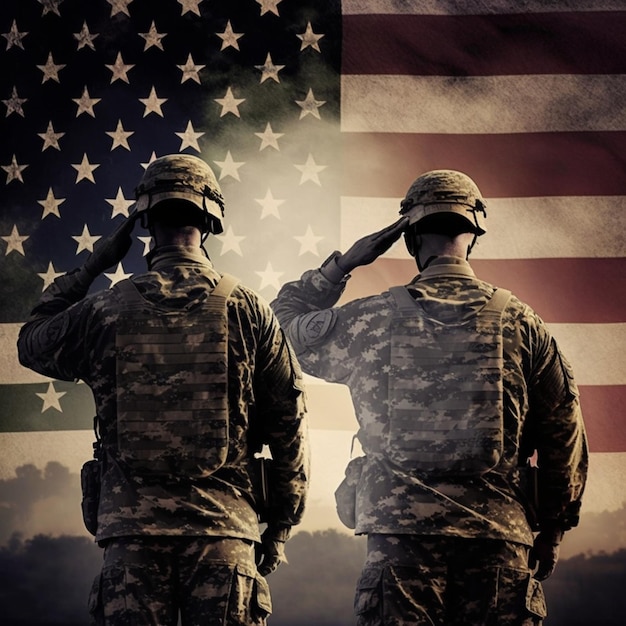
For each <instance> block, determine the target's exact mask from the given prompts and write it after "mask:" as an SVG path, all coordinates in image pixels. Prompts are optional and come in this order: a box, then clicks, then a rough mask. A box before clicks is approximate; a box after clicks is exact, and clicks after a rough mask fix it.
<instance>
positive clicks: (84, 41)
mask: <svg viewBox="0 0 626 626" xmlns="http://www.w3.org/2000/svg"><path fill="white" fill-rule="evenodd" d="M96 37H98V33H95V34H94V35H92V34H91V33H90V32H89V28H88V27H87V22H83V28H82V29H81V31H80V33H74V39H76V41H77V42H78V44H77V46H78V47H77V50H80V49H81V48H84V47H85V46H88V47H89V48H91V49H92V50H95V49H96V46H95V44H94V42H93V40H94V39H95V38H96Z"/></svg>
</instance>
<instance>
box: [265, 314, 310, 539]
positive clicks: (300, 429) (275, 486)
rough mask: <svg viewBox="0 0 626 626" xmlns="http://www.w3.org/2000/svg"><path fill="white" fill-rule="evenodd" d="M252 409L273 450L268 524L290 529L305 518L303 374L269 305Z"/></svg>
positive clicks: (306, 455) (307, 464)
mask: <svg viewBox="0 0 626 626" xmlns="http://www.w3.org/2000/svg"><path fill="white" fill-rule="evenodd" d="M254 386H255V395H256V411H257V416H258V418H259V423H260V424H261V428H262V431H263V435H262V436H263V442H264V443H266V444H267V445H268V447H269V449H270V451H271V456H272V463H271V464H270V467H269V476H268V484H269V490H270V495H269V503H270V504H269V507H270V508H269V511H268V515H267V522H268V524H269V525H271V526H274V527H278V528H286V529H288V528H290V527H291V526H294V525H296V524H298V523H299V522H300V521H301V520H302V517H303V514H304V507H305V503H306V497H307V493H308V489H309V470H310V450H309V438H308V427H307V417H306V408H305V399H304V385H303V381H302V373H301V370H300V367H299V364H298V362H297V360H296V358H295V355H294V353H293V351H292V349H291V347H290V346H289V343H288V341H287V338H286V336H285V334H284V332H283V331H282V330H281V328H280V326H279V324H278V320H277V319H276V318H275V316H274V315H273V313H272V312H271V310H270V309H269V308H268V309H267V315H266V325H265V332H264V333H263V336H262V337H261V343H260V346H259V350H258V360H257V364H256V374H255V385H254Z"/></svg>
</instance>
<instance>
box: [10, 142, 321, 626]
mask: <svg viewBox="0 0 626 626" xmlns="http://www.w3.org/2000/svg"><path fill="white" fill-rule="evenodd" d="M223 215H224V200H223V198H222V195H221V192H220V189H219V185H218V183H217V181H216V179H215V176H214V174H213V172H212V171H211V169H210V168H209V167H208V165H207V164H206V163H205V162H204V161H202V160H201V159H199V158H197V157H194V156H190V155H186V154H178V155H168V156H164V157H161V158H159V159H156V160H155V161H153V162H152V163H151V164H150V165H149V166H148V168H147V169H146V172H145V175H144V176H143V179H142V181H141V183H140V185H139V187H138V189H137V202H136V208H135V211H134V212H133V213H132V214H131V216H130V218H128V219H126V220H125V221H124V222H123V223H122V224H121V225H120V226H119V227H118V228H117V230H116V231H115V232H113V233H112V234H111V235H109V236H108V237H107V238H105V239H104V240H102V242H99V243H98V244H97V245H96V246H95V247H94V251H93V253H92V254H91V255H90V256H89V258H88V259H87V260H86V262H85V263H84V265H82V267H80V268H78V269H77V270H75V271H73V272H71V273H70V274H67V275H65V276H62V277H60V278H57V280H56V281H55V282H54V284H53V285H51V286H50V287H49V288H48V289H47V290H46V291H45V292H44V293H43V295H42V297H41V300H40V302H39V303H38V304H37V306H36V307H35V308H34V310H33V312H32V315H31V317H30V319H29V321H28V322H27V323H26V324H25V325H24V327H23V328H22V331H21V333H20V336H19V340H18V349H19V356H20V361H21V362H22V363H23V364H24V365H26V366H27V367H29V368H31V369H33V370H35V371H37V372H39V373H41V374H44V375H46V376H51V377H55V378H58V379H61V380H75V379H81V380H83V381H84V382H85V383H87V384H88V385H89V387H90V388H91V390H92V392H93V395H94V399H95V404H96V409H97V426H98V434H99V438H100V445H99V450H100V454H99V456H100V457H101V458H100V461H99V465H98V468H99V471H98V477H99V478H100V482H101V492H100V497H99V501H98V506H97V515H96V519H95V520H94V519H91V520H86V523H87V524H88V525H89V527H90V528H91V530H92V531H93V532H94V534H95V537H96V540H97V541H98V543H99V544H100V545H101V546H103V547H104V563H103V568H102V572H101V574H100V575H99V576H98V577H97V578H96V580H95V581H94V586H93V589H92V592H91V597H90V612H91V614H92V619H93V623H96V624H106V625H113V624H115V625H116V626H120V625H122V624H127V625H129V626H130V625H132V626H141V625H143V624H145V625H148V624H159V625H172V626H175V625H176V624H177V619H178V614H179V612H180V619H181V623H182V624H183V625H196V626H197V625H198V624H212V625H216V626H217V625H220V624H227V623H228V624H229V625H231V624H240V625H242V626H244V625H245V626H249V625H251V624H265V623H266V617H267V616H268V615H269V614H270V612H271V601H270V596H269V588H268V585H267V581H266V580H265V578H264V576H266V575H267V574H269V573H270V572H272V571H274V570H275V569H276V567H277V566H278V565H279V563H280V562H281V561H282V560H284V544H285V541H286V540H287V539H288V537H289V534H290V529H291V527H292V526H293V525H295V524H298V523H299V521H300V520H301V518H302V515H303V508H304V503H305V498H306V493H307V484H308V482H307V480H308V464H309V456H308V439H307V433H306V423H305V413H304V404H303V388H302V376H301V371H300V369H299V366H298V364H297V361H296V360H295V358H294V357H293V354H292V352H291V350H290V348H289V345H288V343H287V341H286V340H285V336H284V334H283V332H282V331H281V329H280V326H279V325H278V321H277V320H276V318H275V317H274V314H273V313H272V311H271V309H270V307H269V305H268V304H267V303H266V302H264V301H262V300H261V299H260V298H259V297H258V296H257V295H256V294H255V293H254V292H252V291H251V290H250V289H248V288H246V287H244V286H243V285H241V284H239V283H238V282H237V281H236V280H235V279H233V278H232V277H229V276H228V275H221V274H220V273H219V272H218V271H217V270H216V269H215V268H214V267H213V265H212V263H211V261H210V260H209V259H208V256H207V255H206V252H205V251H204V248H203V247H202V242H203V240H204V239H203V238H204V237H205V236H206V235H207V234H208V233H220V232H222V231H223ZM138 219H139V220H141V222H142V225H143V226H144V227H147V228H148V229H149V230H150V233H151V235H152V238H153V242H154V247H153V249H152V251H151V252H150V253H149V254H148V257H147V262H148V271H147V272H146V273H144V274H141V275H137V276H134V277H133V278H131V279H129V280H125V281H123V282H120V283H117V284H116V285H114V286H113V287H112V288H111V289H109V290H105V291H101V292H97V293H93V294H88V289H89V287H90V285H91V283H92V282H93V280H94V279H95V278H96V276H98V275H99V274H100V273H101V272H103V271H104V270H105V269H107V268H109V267H111V266H113V265H115V264H116V263H118V262H119V261H120V260H121V259H122V258H123V257H124V255H125V254H126V252H127V251H128V249H129V247H130V245H131V238H130V235H131V231H132V230H133V226H134V224H135V222H136V221H137V220H138ZM264 445H267V446H268V448H269V450H270V451H271V455H272V460H271V463H268V464H267V482H268V485H269V487H268V488H269V496H270V497H269V504H267V506H266V505H265V504H264V502H263V501H262V498H261V486H260V478H259V473H260V469H259V468H260V461H259V460H258V458H257V456H258V455H257V453H259V452H260V451H261V448H262V446H264ZM259 515H262V521H264V522H265V523H266V528H265V530H264V532H263V533H262V535H261V534H260V529H261V528H262V526H261V527H260V525H259ZM255 552H256V555H255Z"/></svg>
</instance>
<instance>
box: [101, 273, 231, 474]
mask: <svg viewBox="0 0 626 626" xmlns="http://www.w3.org/2000/svg"><path fill="white" fill-rule="evenodd" d="M236 282H237V281H236V279H235V278H234V277H231V276H228V275H227V276H223V277H222V278H221V280H220V281H219V283H218V284H217V286H216V287H215V289H214V290H213V291H212V292H211V294H210V296H209V297H208V299H207V300H206V301H205V302H204V303H203V305H202V306H201V307H193V308H185V309H184V310H182V311H181V310H175V311H173V310H168V309H164V308H163V307H162V306H158V307H157V306H154V305H152V304H151V303H150V302H148V301H147V300H146V299H145V298H143V297H142V296H141V295H140V293H139V292H138V291H137V288H136V287H135V286H134V284H133V282H132V281H130V280H124V281H122V282H120V283H117V284H116V285H115V286H114V287H113V289H115V290H119V291H120V295H121V296H122V297H121V298H120V300H121V302H122V303H123V309H122V310H120V312H119V317H118V320H117V325H116V332H115V348H116V352H117V358H116V368H117V371H116V376H117V438H118V449H119V455H120V459H121V460H122V461H123V462H125V463H128V464H129V465H131V466H132V469H133V471H134V472H135V473H137V474H143V475H146V476H150V475H154V474H161V475H164V474H165V475H167V474H175V475H189V476H193V477H202V476H209V475H210V474H212V473H213V472H214V471H215V470H217V469H219V468H220V467H222V465H224V463H225V461H226V455H227V453H228V320H227V308H226V302H227V299H228V296H229V295H230V293H231V292H232V289H233V288H234V287H235V285H236Z"/></svg>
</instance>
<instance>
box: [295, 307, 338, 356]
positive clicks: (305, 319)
mask: <svg viewBox="0 0 626 626" xmlns="http://www.w3.org/2000/svg"><path fill="white" fill-rule="evenodd" d="M336 321H337V312H336V311H335V310H334V309H324V310H323V311H313V312H311V313H305V314H304V315H300V316H299V317H298V318H297V319H295V320H294V321H293V322H292V323H291V327H290V331H291V339H292V341H293V343H294V344H296V345H297V346H301V347H303V348H312V347H314V346H316V345H317V344H319V343H321V342H322V341H324V340H325V339H326V336H327V335H328V334H329V333H330V332H331V331H332V329H333V327H334V326H335V322H336Z"/></svg>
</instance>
